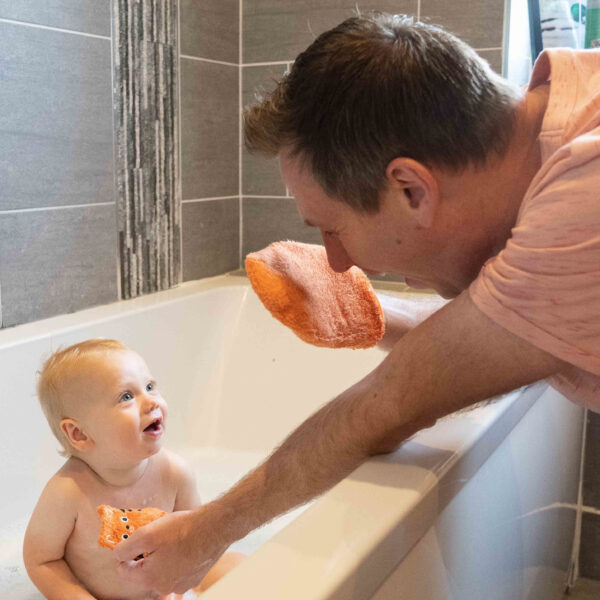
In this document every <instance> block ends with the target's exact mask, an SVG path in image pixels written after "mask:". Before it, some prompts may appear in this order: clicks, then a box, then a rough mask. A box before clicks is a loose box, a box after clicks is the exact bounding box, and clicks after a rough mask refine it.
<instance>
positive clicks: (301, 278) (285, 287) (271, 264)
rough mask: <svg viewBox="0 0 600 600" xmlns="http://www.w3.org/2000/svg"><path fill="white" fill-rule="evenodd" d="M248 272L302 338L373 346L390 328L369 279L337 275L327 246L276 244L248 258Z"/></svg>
mask: <svg viewBox="0 0 600 600" xmlns="http://www.w3.org/2000/svg"><path fill="white" fill-rule="evenodd" d="M246 272H247V273H248V278H249V279H250V283H251V284H252V287H253V289H254V291H255V292H256V294H257V296H258V297H259V298H260V300H261V301H262V303H263V304H264V305H265V307H266V308H267V309H268V310H269V312H270V313H271V314H272V315H273V316H274V317H275V318H276V319H278V320H279V321H281V322H282V323H283V324H284V325H286V326H287V327H289V328H290V329H291V330H292V331H293V332H294V333H295V334H296V335H297V336H298V337H299V338H301V339H302V340H304V341H305V342H308V343H309V344H314V345H315V346H324V347H327V348H370V347H371V346H374V345H375V344H376V343H377V342H378V341H379V340H380V339H381V338H382V337H383V333H384V331H385V322H384V318H383V311H382V310H381V305H380V304H379V300H378V299H377V296H376V295H375V292H374V291H373V288H372V286H371V282H370V281H369V279H368V277H367V276H366V275H365V274H364V273H363V272H362V271H361V270H360V269H359V268H358V267H352V268H350V269H349V270H348V271H345V272H344V273H336V272H335V271H333V270H332V269H331V267H330V266H329V263H328V262H327V254H326V252H325V248H324V247H323V246H317V245H314V244H301V243H299V242H275V243H274V244H271V245H270V246H267V247H266V248H264V249H263V250H260V251H259V252H253V253H251V254H248V256H247V257H246Z"/></svg>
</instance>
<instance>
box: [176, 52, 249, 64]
mask: <svg viewBox="0 0 600 600" xmlns="http://www.w3.org/2000/svg"><path fill="white" fill-rule="evenodd" d="M179 58H180V59H181V58H187V59H188V60H197V61H201V62H208V63H213V64H216V65H225V66H227V67H239V65H238V64H236V63H230V62H226V61H224V60H214V59H212V58H202V57H200V56H190V55H189V54H180V55H179Z"/></svg>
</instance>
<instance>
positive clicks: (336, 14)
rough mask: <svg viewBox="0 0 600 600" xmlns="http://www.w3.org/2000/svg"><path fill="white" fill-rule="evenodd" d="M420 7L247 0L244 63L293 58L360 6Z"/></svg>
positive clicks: (338, 0)
mask: <svg viewBox="0 0 600 600" xmlns="http://www.w3.org/2000/svg"><path fill="white" fill-rule="evenodd" d="M417 6H418V1H417V0H396V1H391V0H382V1H381V2H355V1H353V0H328V1H327V2H321V1H319V0H280V1H278V2H273V1H272V0H246V2H244V15H243V28H244V33H243V39H244V42H243V43H244V49H243V62H244V64H247V63H253V62H267V61H278V60H293V59H294V58H296V56H297V55H298V54H299V53H300V52H302V51H303V50H305V49H306V47H307V46H309V45H310V44H311V43H312V41H313V40H314V39H315V38H316V37H317V36H318V35H319V34H321V33H323V32H324V31H326V30H328V29H331V28H332V27H335V26H336V25H338V24H339V23H341V22H342V21H344V20H345V19H347V18H349V17H353V16H355V15H356V9H357V8H358V9H359V10H360V11H361V12H362V13H366V12H368V11H370V10H379V11H382V12H392V13H408V14H414V15H416V13H417Z"/></svg>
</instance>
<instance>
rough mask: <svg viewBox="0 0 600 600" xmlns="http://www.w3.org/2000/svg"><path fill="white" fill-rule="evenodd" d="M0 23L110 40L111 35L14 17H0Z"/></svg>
mask: <svg viewBox="0 0 600 600" xmlns="http://www.w3.org/2000/svg"><path fill="white" fill-rule="evenodd" d="M0 23H8V24H9V25H20V26H22V27H32V28H34V29H45V30H47V31H57V32H60V33H70V34H71V35H81V36H83V37H91V38H96V39H99V40H108V41H109V42H110V41H112V37H111V36H106V35H100V34H97V33H86V32H84V31H75V30H74V29H63V28H61V27H50V26H48V25H40V24H38V23H28V22H27V21H17V20H15V19H4V18H0Z"/></svg>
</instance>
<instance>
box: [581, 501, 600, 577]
mask: <svg viewBox="0 0 600 600" xmlns="http://www.w3.org/2000/svg"><path fill="white" fill-rule="evenodd" d="M599 548H600V515H595V514H591V513H585V512H584V513H583V515H582V519H581V546H580V549H579V576H580V577H587V578H589V579H600V552H599V551H598V549H599Z"/></svg>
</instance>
